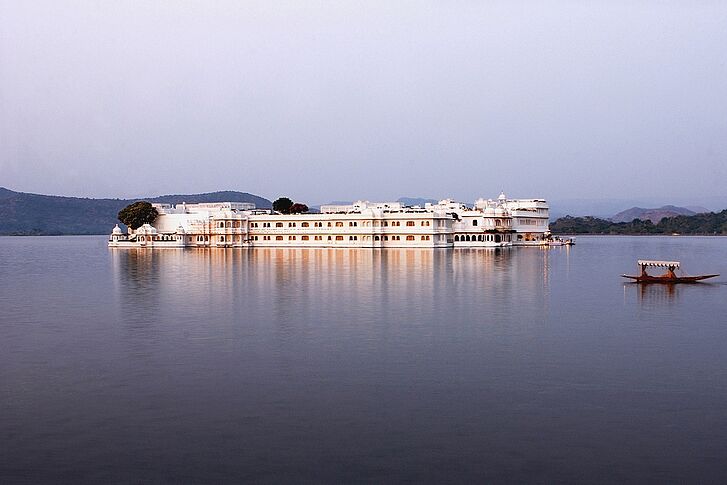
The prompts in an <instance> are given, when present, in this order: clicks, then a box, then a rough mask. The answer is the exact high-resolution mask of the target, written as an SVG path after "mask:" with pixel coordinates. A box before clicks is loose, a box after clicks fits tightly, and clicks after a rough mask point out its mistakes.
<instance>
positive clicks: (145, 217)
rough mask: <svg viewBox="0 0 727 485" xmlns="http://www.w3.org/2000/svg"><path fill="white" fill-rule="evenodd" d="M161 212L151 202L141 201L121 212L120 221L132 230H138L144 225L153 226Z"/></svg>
mask: <svg viewBox="0 0 727 485" xmlns="http://www.w3.org/2000/svg"><path fill="white" fill-rule="evenodd" d="M158 215H159V212H157V210H156V209H155V208H154V207H153V206H152V205H151V203H150V202H147V201H145V200H140V201H137V202H134V203H133V204H129V205H127V206H126V207H124V208H123V209H121V211H119V221H121V223H122V224H125V225H127V226H129V227H130V228H132V229H138V228H140V227H141V226H143V225H144V224H151V223H152V222H154V220H155V219H156V218H157V216H158Z"/></svg>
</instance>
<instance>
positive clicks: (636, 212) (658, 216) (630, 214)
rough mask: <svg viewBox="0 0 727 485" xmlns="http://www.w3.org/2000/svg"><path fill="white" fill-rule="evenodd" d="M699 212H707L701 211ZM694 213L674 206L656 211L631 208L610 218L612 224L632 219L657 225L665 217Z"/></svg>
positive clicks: (666, 206) (691, 214)
mask: <svg viewBox="0 0 727 485" xmlns="http://www.w3.org/2000/svg"><path fill="white" fill-rule="evenodd" d="M701 212H709V211H708V210H706V209H705V210H703V211H701ZM696 213H697V212H696V211H693V210H690V209H688V208H686V207H677V206H674V205H665V206H662V207H659V208H656V209H644V208H641V207H632V208H631V209H627V210H625V211H622V212H619V213H618V214H616V215H615V216H613V217H611V220H612V221H613V222H631V221H633V220H634V219H641V220H642V221H646V220H649V221H651V222H653V223H654V224H658V223H659V221H661V220H662V219H663V218H665V217H676V216H693V215H694V214H696Z"/></svg>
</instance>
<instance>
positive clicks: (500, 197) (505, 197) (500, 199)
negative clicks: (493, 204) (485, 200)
mask: <svg viewBox="0 0 727 485" xmlns="http://www.w3.org/2000/svg"><path fill="white" fill-rule="evenodd" d="M497 200H499V201H500V202H505V201H506V200H507V196H506V195H505V192H500V196H499V197H498V198H497Z"/></svg>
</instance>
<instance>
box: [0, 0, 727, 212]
mask: <svg viewBox="0 0 727 485" xmlns="http://www.w3.org/2000/svg"><path fill="white" fill-rule="evenodd" d="M725 180H727V2H725V1H714V2H711V1H703V2H699V1H674V2H669V1H637V0H629V1H623V2H619V1H613V0H603V1H585V0H579V1H542V0H541V1H531V2H517V1H513V0H506V1H502V2H496V1H456V0H441V1H439V2H426V1H421V0H418V1H412V2H408V1H400V0H397V1H391V0H389V1H382V2H376V1H371V0H367V1H362V2H345V1H331V2H320V1H303V0H298V1H293V2H280V1H269V0H267V1H261V2H253V1H243V0H239V1H231V2H223V1H219V2H213V1H209V0H207V1H196V2H192V1H176V2H167V1H159V0H155V1H146V0H145V1H108V2H105V1H74V2H71V1H63V0H54V1H48V2H36V1H28V0H0V186H5V187H7V188H10V189H13V190H19V191H28V192H37V193H47V194H58V195H76V196H89V197H137V196H142V195H158V194H165V193H194V192H206V191H214V190H241V191H247V192H252V193H255V194H258V195H262V196H264V197H268V198H275V197H277V196H279V195H287V196H290V197H291V198H294V199H296V200H300V201H304V202H308V203H309V204H315V203H321V202H326V201H330V200H355V199H358V198H365V199H370V200H390V199H395V198H398V197H400V196H427V197H444V196H452V197H455V198H457V199H460V200H465V201H471V200H473V199H474V198H476V197H478V196H488V197H496V196H497V194H498V193H499V192H500V190H506V191H507V193H508V195H511V196H515V197H548V198H578V197H589V198H599V197H603V198H613V197H635V196H637V195H639V196H647V197H654V196H660V195H663V194H664V193H670V192H671V193H673V194H674V195H675V196H678V197H680V198H684V197H688V196H689V195H690V194H696V193H698V194H700V195H703V196H719V195H724V194H725V192H727V191H726V190H725Z"/></svg>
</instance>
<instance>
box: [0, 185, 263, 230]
mask: <svg viewBox="0 0 727 485" xmlns="http://www.w3.org/2000/svg"><path fill="white" fill-rule="evenodd" d="M137 200H147V201H149V202H152V203H162V204H179V203H182V202H187V203H190V204H194V203H200V202H252V203H254V204H255V205H256V206H257V207H260V208H270V207H271V206H272V203H271V202H270V201H269V200H268V199H266V198H264V197H260V196H258V195H254V194H250V193H248V192H237V191H231V190H227V191H217V192H207V193H200V194H169V195H160V196H156V197H146V198H145V197H140V198H134V199H108V198H102V199H93V198H82V197H65V196H58V195H42V194H32V193H27V192H15V191H13V190H10V189H7V188H5V187H0V235H6V236H7V235H38V236H56V235H71V234H74V235H83V234H108V233H110V232H111V229H112V228H113V227H114V224H116V223H117V222H118V220H117V217H116V216H117V214H118V212H119V211H120V210H121V209H123V208H124V207H125V206H127V205H129V204H130V203H132V202H134V201H137Z"/></svg>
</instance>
